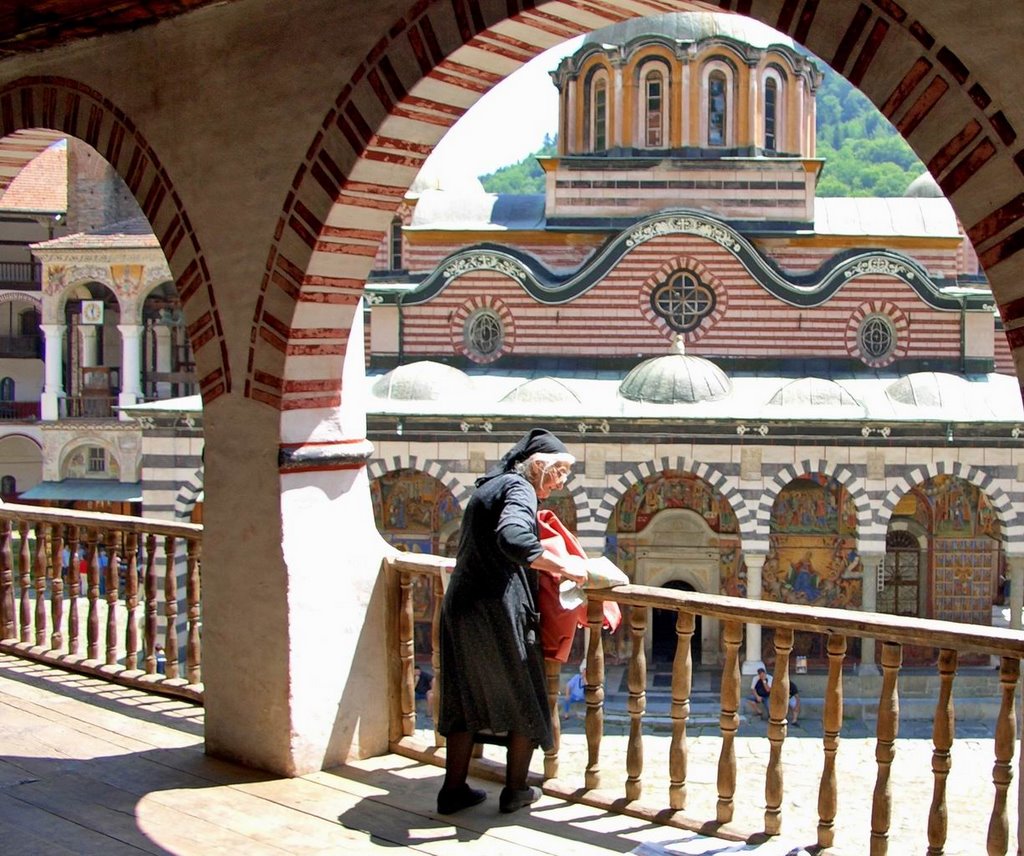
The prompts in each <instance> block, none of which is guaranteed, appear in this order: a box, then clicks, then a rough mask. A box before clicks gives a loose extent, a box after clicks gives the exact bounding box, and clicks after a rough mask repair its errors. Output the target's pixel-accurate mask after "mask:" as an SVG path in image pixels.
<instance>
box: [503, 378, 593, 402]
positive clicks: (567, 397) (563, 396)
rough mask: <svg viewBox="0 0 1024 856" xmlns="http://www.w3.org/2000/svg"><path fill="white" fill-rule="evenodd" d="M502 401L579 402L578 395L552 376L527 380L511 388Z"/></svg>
mask: <svg viewBox="0 0 1024 856" xmlns="http://www.w3.org/2000/svg"><path fill="white" fill-rule="evenodd" d="M501 400H502V401H516V402H519V403H522V404H530V403H534V402H536V403H538V404H539V403H559V402H562V403H566V402H568V403H572V404H579V401H580V399H579V396H578V395H576V393H575V392H573V391H572V390H571V389H569V387H567V386H566V385H565V384H564V383H562V382H561V381H560V380H556V379H555V378H553V377H538V378H534V379H533V380H528V381H527V382H526V383H523V384H520V385H519V386H517V387H516V388H515V389H513V390H512V391H511V392H510V393H509V394H508V395H506V396H505V397H504V398H502V399H501Z"/></svg>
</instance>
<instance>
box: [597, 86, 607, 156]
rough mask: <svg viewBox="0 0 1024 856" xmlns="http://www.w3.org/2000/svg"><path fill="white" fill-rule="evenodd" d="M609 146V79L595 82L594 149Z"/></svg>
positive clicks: (601, 149)
mask: <svg viewBox="0 0 1024 856" xmlns="http://www.w3.org/2000/svg"><path fill="white" fill-rule="evenodd" d="M607 148H608V81H607V80H605V79H604V78H600V79H598V80H596V81H595V82H594V151H595V152H603V151H604V150H605V149H607Z"/></svg>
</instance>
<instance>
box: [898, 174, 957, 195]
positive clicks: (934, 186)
mask: <svg viewBox="0 0 1024 856" xmlns="http://www.w3.org/2000/svg"><path fill="white" fill-rule="evenodd" d="M903 195H904V196H912V197H914V198H916V199H942V198H944V197H945V195H946V194H945V193H943V192H942V188H941V187H939V183H938V182H937V181H936V180H935V178H934V177H933V176H932V174H931V173H930V172H922V173H921V174H920V175H919V176H918V177H917V178H915V179H914V180H913V181H912V182H910V184H908V185H907V190H906V192H905V193H904V194H903Z"/></svg>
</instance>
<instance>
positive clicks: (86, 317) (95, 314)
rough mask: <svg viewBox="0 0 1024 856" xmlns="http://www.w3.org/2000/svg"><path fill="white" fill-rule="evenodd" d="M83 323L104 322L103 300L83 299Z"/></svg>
mask: <svg viewBox="0 0 1024 856" xmlns="http://www.w3.org/2000/svg"><path fill="white" fill-rule="evenodd" d="M82 323H83V324H102V323H103V301H102V300H83V301H82Z"/></svg>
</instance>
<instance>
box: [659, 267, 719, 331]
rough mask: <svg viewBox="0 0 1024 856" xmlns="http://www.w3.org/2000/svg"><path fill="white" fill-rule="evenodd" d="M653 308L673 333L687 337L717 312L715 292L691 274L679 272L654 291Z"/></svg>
mask: <svg viewBox="0 0 1024 856" xmlns="http://www.w3.org/2000/svg"><path fill="white" fill-rule="evenodd" d="M651 308H652V309H653V310H654V312H655V314H657V315H659V316H661V317H662V318H664V319H665V323H666V324H668V326H669V327H671V328H672V329H673V330H675V331H677V332H679V333H688V332H690V331H691V330H695V329H696V328H697V327H699V326H700V322H701V321H703V320H704V319H705V318H707V317H708V315H710V314H711V313H712V312H714V310H715V292H714V291H713V290H712V289H711V288H709V287H708V286H707V285H705V284H704V283H703V282H701V281H700V279H699V278H698V277H697V275H696V274H695V273H693V272H692V271H678V272H677V273H674V274H672V275H671V276H670V277H669V278H668V279H667V280H665V281H664V282H663V283H662V284H661V285H659V286H657V287H655V288H654V289H653V290H652V291H651Z"/></svg>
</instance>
